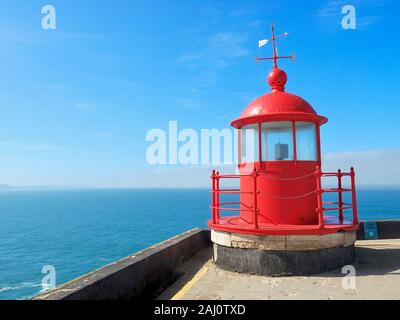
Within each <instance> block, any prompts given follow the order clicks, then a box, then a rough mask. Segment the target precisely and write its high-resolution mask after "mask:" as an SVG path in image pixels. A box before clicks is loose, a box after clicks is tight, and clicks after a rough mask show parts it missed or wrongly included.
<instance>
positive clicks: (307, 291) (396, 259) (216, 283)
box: [159, 240, 400, 300]
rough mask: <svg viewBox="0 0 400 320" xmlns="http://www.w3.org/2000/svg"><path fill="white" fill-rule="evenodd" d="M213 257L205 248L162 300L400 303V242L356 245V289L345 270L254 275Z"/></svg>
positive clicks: (184, 268)
mask: <svg viewBox="0 0 400 320" xmlns="http://www.w3.org/2000/svg"><path fill="white" fill-rule="evenodd" d="M209 255H211V252H210V249H205V250H202V251H200V252H199V253H198V254H196V255H195V256H194V257H193V258H192V259H190V260H189V261H188V262H187V263H186V264H184V265H183V266H182V267H181V270H182V272H184V274H185V276H183V277H182V278H181V279H179V280H178V281H177V282H176V283H174V284H173V285H172V286H171V287H170V288H168V289H167V290H166V291H165V292H164V293H162V294H161V295H160V296H159V299H171V298H174V299H183V300H200V299H205V300H250V299H261V300H264V299H266V300H268V299H271V300H282V299H285V300H286V299H300V300H306V299H319V300H341V299H396V300H397V299H400V240H374V241H358V242H356V262H355V264H354V266H355V271H356V278H355V288H351V285H352V282H351V279H350V278H349V277H348V276H347V277H345V274H342V270H341V269H339V270H334V271H331V272H326V273H321V274H318V275H314V276H307V277H281V278H272V277H263V276H251V275H245V274H238V273H233V272H229V271H224V270H221V269H219V268H218V267H217V266H215V265H214V264H213V262H212V261H211V260H209V259H208V260H207V257H208V256H209ZM343 284H344V285H345V286H344V287H343ZM349 286H350V287H349ZM346 288H348V289H346Z"/></svg>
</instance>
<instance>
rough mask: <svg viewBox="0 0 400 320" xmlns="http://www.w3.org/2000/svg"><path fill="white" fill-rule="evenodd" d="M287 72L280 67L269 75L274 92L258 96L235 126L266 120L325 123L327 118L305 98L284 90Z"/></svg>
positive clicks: (236, 121) (234, 122)
mask: <svg viewBox="0 0 400 320" xmlns="http://www.w3.org/2000/svg"><path fill="white" fill-rule="evenodd" d="M286 79H287V77H286V73H285V72H284V71H282V70H280V69H278V68H274V70H273V71H272V72H271V73H270V74H269V76H268V82H269V84H270V85H271V88H272V90H273V91H272V92H270V93H267V94H264V95H262V96H261V97H258V98H257V99H255V100H254V101H253V102H251V103H250V104H249V105H248V106H247V108H246V109H245V110H244V111H243V113H242V115H241V116H240V118H239V119H237V120H235V121H233V122H232V126H234V127H235V128H241V127H242V126H244V125H248V124H251V123H258V122H264V121H312V122H317V123H319V124H324V123H326V122H327V121H328V119H327V118H325V117H322V116H319V115H318V114H317V112H316V111H315V110H314V108H313V107H312V106H311V105H310V104H309V103H308V102H307V101H306V100H304V99H303V98H301V97H299V96H296V95H294V94H291V93H288V92H285V91H284V85H285V84H286Z"/></svg>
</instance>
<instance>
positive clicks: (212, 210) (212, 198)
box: [211, 170, 216, 224]
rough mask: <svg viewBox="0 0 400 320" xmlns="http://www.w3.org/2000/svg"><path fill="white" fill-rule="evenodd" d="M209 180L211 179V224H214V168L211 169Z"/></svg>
mask: <svg viewBox="0 0 400 320" xmlns="http://www.w3.org/2000/svg"><path fill="white" fill-rule="evenodd" d="M211 180H212V190H211V214H212V222H213V224H215V223H216V218H215V170H213V171H212V175H211Z"/></svg>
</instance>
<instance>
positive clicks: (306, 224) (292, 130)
mask: <svg viewBox="0 0 400 320" xmlns="http://www.w3.org/2000/svg"><path fill="white" fill-rule="evenodd" d="M287 35H288V34H287V33H284V34H282V35H280V36H276V35H275V30H274V26H272V37H271V39H268V40H262V41H260V46H262V45H265V44H266V43H268V42H271V43H272V46H273V56H272V57H271V58H257V59H256V60H257V61H263V60H271V61H272V62H273V68H272V71H271V73H270V74H269V75H268V83H269V86H270V87H271V92H269V93H267V94H264V95H262V96H260V97H258V98H257V99H255V100H254V101H253V102H251V103H250V104H249V105H248V106H247V108H246V109H245V110H244V111H243V112H242V114H241V116H240V117H239V118H238V119H236V120H234V121H233V122H232V126H233V127H234V128H236V129H237V131H238V144H239V145H238V150H239V155H238V160H239V161H238V174H229V175H224V174H220V173H219V172H217V171H215V170H214V171H213V173H212V176H211V179H212V190H211V194H212V204H211V210H212V218H211V220H210V221H209V226H210V228H211V229H212V240H213V242H214V260H215V262H216V264H217V265H219V266H220V267H222V268H225V269H229V270H233V271H241V272H251V273H256V274H257V273H258V274H264V275H285V274H290V275H294V274H308V273H316V272H319V271H324V270H326V269H332V268H336V267H339V266H341V265H343V264H348V263H351V262H352V261H353V260H354V241H355V231H356V230H357V229H358V226H359V224H358V217H357V203H356V190H355V172H354V169H353V168H351V169H350V171H349V172H342V171H341V170H338V171H336V172H322V170H321V139H320V128H321V126H322V125H324V124H326V123H327V122H328V119H327V118H326V117H323V116H321V115H318V114H317V112H316V111H315V110H314V108H313V107H312V106H311V105H310V104H309V103H308V102H307V101H306V100H304V99H303V98H301V97H299V96H297V95H294V94H291V93H288V92H286V91H285V85H286V82H287V75H286V73H285V72H284V71H283V70H281V69H280V68H278V64H277V62H278V60H280V59H294V55H291V56H279V55H278V54H277V50H276V44H275V42H276V40H277V39H279V38H283V37H286V36H287ZM325 178H326V179H330V182H329V183H331V184H332V179H334V180H335V182H334V186H333V187H332V186H330V187H326V188H325V187H323V185H324V184H323V182H324V181H323V180H324V179H325ZM231 179H238V180H239V184H240V188H239V189H226V188H225V189H224V188H222V185H223V183H224V181H226V180H231ZM232 195H236V197H237V198H238V200H237V201H231V200H232V199H231V198H232ZM224 198H228V200H227V201H225V200H224ZM232 213H233V214H235V213H237V214H236V215H232ZM321 251H323V252H324V254H323V255H321V254H320V252H321ZM260 254H263V256H264V259H261V260H260V257H259V255H260ZM252 256H253V257H254V259H253V260H252V259H250V258H249V257H252ZM271 257H274V258H271ZM310 258H311V260H310ZM269 259H272V260H271V261H269ZM321 259H322V260H321ZM260 261H264V262H263V263H262V262H260ZM277 261H279V262H277ZM260 263H261V265H260Z"/></svg>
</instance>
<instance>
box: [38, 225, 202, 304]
mask: <svg viewBox="0 0 400 320" xmlns="http://www.w3.org/2000/svg"><path fill="white" fill-rule="evenodd" d="M209 245H210V232H209V230H204V229H203V230H202V229H194V230H191V231H188V232H185V233H183V234H181V235H178V236H177V237H174V238H172V239H169V240H167V241H164V242H162V243H160V244H157V245H155V246H153V247H150V248H148V249H146V250H143V251H140V252H138V253H136V254H134V255H132V256H129V257H127V258H125V259H122V260H120V261H117V262H115V263H112V264H110V265H108V266H106V267H104V268H101V269H99V270H96V271H94V272H91V273H89V274H86V275H84V276H82V277H80V278H77V279H75V280H73V281H71V282H68V283H66V284H64V285H62V286H61V287H59V288H56V289H55V290H52V291H50V292H46V293H45V294H42V295H39V296H37V297H35V298H34V299H35V300H121V299H122V300H126V299H131V298H135V297H140V298H153V297H155V296H156V295H157V294H158V293H160V291H162V289H165V288H166V287H167V286H169V285H170V284H171V283H172V282H174V281H175V280H176V279H177V278H178V277H179V276H180V275H179V274H177V273H176V269H177V268H178V267H179V266H180V265H182V264H183V263H184V262H185V261H187V260H188V259H189V258H190V257H192V256H193V255H194V254H195V253H196V252H198V251H199V250H201V249H203V248H205V247H207V246H209Z"/></svg>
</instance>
